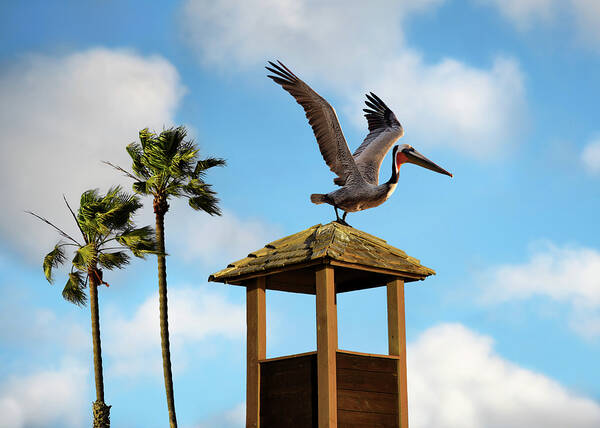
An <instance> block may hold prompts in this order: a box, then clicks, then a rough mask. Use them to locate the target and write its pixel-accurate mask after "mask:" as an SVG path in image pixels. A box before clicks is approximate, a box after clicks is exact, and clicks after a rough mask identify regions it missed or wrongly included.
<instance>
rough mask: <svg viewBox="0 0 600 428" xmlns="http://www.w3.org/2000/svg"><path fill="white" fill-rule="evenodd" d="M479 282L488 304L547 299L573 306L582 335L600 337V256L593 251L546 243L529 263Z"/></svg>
mask: <svg viewBox="0 0 600 428" xmlns="http://www.w3.org/2000/svg"><path fill="white" fill-rule="evenodd" d="M479 281H480V282H481V284H482V285H483V287H484V293H483V296H482V298H483V300H484V301H485V302H487V303H501V302H505V301H509V300H515V299H516V300H524V299H530V298H533V297H539V296H542V297H547V298H550V299H552V300H555V301H558V302H564V303H567V304H569V305H570V307H571V309H572V311H573V313H572V317H573V320H572V322H571V324H572V325H579V327H577V329H576V330H577V331H578V332H580V333H582V334H585V335H586V336H591V335H597V334H600V252H599V251H597V250H595V249H593V248H585V247H569V246H565V247H559V246H556V245H554V244H552V243H545V244H543V245H540V246H538V248H537V249H536V250H535V251H533V253H532V254H531V257H530V258H529V260H528V261H526V262H524V263H516V264H505V265H500V266H496V267H493V268H491V269H489V270H488V271H486V272H485V273H484V274H482V275H481V277H480V278H479ZM575 319H576V320H578V322H574V320H575ZM588 323H589V324H588ZM582 324H583V325H582ZM594 325H595V326H596V327H594Z"/></svg>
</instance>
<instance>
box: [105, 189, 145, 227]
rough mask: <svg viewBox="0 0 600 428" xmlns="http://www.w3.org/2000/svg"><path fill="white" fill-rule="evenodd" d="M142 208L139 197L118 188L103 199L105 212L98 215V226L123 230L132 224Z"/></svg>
mask: <svg viewBox="0 0 600 428" xmlns="http://www.w3.org/2000/svg"><path fill="white" fill-rule="evenodd" d="M141 207H142V203H141V201H140V199H139V198H138V197H137V196H135V195H130V194H128V193H125V192H123V191H121V187H119V186H116V187H114V188H111V190H110V191H109V192H108V193H107V194H106V196H105V197H104V198H103V199H102V208H103V210H102V211H101V212H98V213H97V215H96V219H97V224H98V226H100V227H101V228H106V229H108V230H122V229H124V228H126V227H127V226H128V225H129V224H130V223H131V218H132V216H133V215H134V214H135V212H136V211H137V210H138V209H140V208H141Z"/></svg>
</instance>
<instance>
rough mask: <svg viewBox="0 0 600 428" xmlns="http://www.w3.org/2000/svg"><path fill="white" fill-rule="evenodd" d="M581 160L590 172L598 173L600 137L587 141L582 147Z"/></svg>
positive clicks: (599, 170)
mask: <svg viewBox="0 0 600 428" xmlns="http://www.w3.org/2000/svg"><path fill="white" fill-rule="evenodd" d="M581 160H582V162H583V166H584V167H585V169H586V170H587V171H588V172H589V173H590V174H600V139H596V140H594V141H592V142H590V143H588V144H587V145H586V146H585V147H584V148H583V152H582V153H581Z"/></svg>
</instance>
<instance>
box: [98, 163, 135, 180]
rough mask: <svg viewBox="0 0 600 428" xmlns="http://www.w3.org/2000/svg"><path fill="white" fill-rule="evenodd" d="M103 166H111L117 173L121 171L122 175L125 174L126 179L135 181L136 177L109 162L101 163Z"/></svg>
mask: <svg viewBox="0 0 600 428" xmlns="http://www.w3.org/2000/svg"><path fill="white" fill-rule="evenodd" d="M102 163H103V164H106V165H108V166H112V167H113V168H114V169H116V170H117V171H121V172H122V173H123V174H125V175H126V176H127V177H129V178H132V179H134V180H137V179H138V177H136V176H135V175H133V174H132V173H130V172H129V171H127V170H126V169H124V168H121V167H120V166H119V165H115V164H113V163H111V162H109V161H102Z"/></svg>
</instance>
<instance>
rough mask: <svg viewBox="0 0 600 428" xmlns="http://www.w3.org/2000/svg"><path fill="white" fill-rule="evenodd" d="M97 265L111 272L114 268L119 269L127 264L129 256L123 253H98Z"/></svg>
mask: <svg viewBox="0 0 600 428" xmlns="http://www.w3.org/2000/svg"><path fill="white" fill-rule="evenodd" d="M98 263H99V264H100V266H102V267H104V268H106V269H108V270H113V269H114V268H117V269H121V268H123V267H124V266H125V265H127V264H128V263H129V256H128V255H127V253H125V252H124V251H116V252H114V253H100V254H99V255H98Z"/></svg>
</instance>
